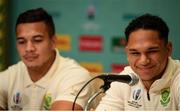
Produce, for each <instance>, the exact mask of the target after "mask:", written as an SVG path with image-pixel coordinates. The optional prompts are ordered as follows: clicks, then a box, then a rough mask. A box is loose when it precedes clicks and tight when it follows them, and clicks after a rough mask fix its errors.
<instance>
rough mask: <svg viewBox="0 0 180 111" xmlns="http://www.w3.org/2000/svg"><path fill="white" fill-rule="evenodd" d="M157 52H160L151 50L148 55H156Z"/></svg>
mask: <svg viewBox="0 0 180 111" xmlns="http://www.w3.org/2000/svg"><path fill="white" fill-rule="evenodd" d="M157 52H159V50H150V51H148V52H147V53H148V54H154V53H157Z"/></svg>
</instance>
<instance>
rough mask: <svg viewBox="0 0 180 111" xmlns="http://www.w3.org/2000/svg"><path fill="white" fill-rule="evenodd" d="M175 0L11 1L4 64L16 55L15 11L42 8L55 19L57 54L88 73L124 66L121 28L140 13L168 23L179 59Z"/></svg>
mask: <svg viewBox="0 0 180 111" xmlns="http://www.w3.org/2000/svg"><path fill="white" fill-rule="evenodd" d="M179 5H180V1H179V0H11V1H9V7H10V9H9V10H10V12H9V13H10V16H9V18H10V19H9V20H10V21H9V22H10V24H11V25H10V36H8V44H9V45H10V46H9V47H10V48H9V50H8V52H9V55H8V58H9V59H8V60H9V61H10V62H8V65H11V64H14V63H16V62H17V61H18V60H19V58H18V54H17V52H16V48H15V31H14V27H15V22H16V18H17V16H18V14H19V13H21V12H23V11H25V10H27V9H31V8H37V7H43V8H45V9H46V10H47V11H48V12H49V13H50V14H51V15H52V16H53V19H54V21H55V26H56V32H57V37H58V41H57V44H58V45H57V47H58V49H59V51H60V54H61V55H63V56H68V57H71V58H74V59H76V60H77V61H78V62H79V63H80V64H81V65H82V66H84V67H85V68H87V69H88V70H89V71H91V72H120V71H121V70H122V69H123V67H124V66H126V65H127V64H128V63H127V59H126V55H125V53H124V46H125V44H126V41H125V38H124V29H125V27H126V26H127V24H128V23H129V21H130V20H132V19H133V18H134V17H137V16H139V15H142V14H144V13H151V14H155V15H158V16H161V17H162V18H163V19H164V20H165V21H166V22H167V24H168V25H169V28H170V35H169V38H170V40H171V41H172V43H173V48H174V50H173V58H176V59H180V51H179V50H178V47H179V46H180V44H179V41H180V31H179V29H180V13H179V10H180V7H179Z"/></svg>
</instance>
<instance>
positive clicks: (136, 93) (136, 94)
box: [133, 89, 141, 100]
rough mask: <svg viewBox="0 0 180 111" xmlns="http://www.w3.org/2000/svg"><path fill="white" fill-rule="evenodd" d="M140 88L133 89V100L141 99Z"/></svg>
mask: <svg viewBox="0 0 180 111" xmlns="http://www.w3.org/2000/svg"><path fill="white" fill-rule="evenodd" d="M140 94H141V89H136V90H134V91H133V99H134V100H139V99H141V95H140Z"/></svg>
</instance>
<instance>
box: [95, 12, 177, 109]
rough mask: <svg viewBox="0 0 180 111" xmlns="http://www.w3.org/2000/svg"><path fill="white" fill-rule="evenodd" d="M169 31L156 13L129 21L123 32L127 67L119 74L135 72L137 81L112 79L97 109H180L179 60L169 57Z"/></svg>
mask: <svg viewBox="0 0 180 111" xmlns="http://www.w3.org/2000/svg"><path fill="white" fill-rule="evenodd" d="M168 33H169V29H168V26H167V25H166V23H165V22H164V21H163V20H162V19H161V18H160V17H158V16H154V15H150V14H145V15H142V16H140V17H138V18H136V19H134V20H132V22H130V24H129V25H128V26H127V28H126V31H125V35H126V40H127V46H126V48H125V50H126V54H127V59H128V62H129V65H130V66H127V67H125V69H124V70H123V71H122V72H121V73H122V74H130V73H134V74H135V75H137V76H138V77H139V79H140V81H139V83H138V84H136V85H134V86H129V85H128V84H124V83H120V82H113V83H112V84H111V87H110V89H109V90H108V91H107V92H106V95H105V96H104V97H103V98H102V101H101V102H100V104H99V105H98V107H97V109H96V111H121V110H128V111H142V110H153V111H154V110H158V111H159V110H169V111H170V110H180V82H179V81H180V62H179V60H173V59H172V58H171V57H170V56H171V52H172V44H171V43H170V42H169V41H168Z"/></svg>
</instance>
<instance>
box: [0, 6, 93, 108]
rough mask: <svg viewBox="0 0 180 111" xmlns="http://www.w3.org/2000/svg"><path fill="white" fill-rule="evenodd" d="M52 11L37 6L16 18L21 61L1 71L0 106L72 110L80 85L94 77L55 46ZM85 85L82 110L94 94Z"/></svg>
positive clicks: (82, 95)
mask: <svg viewBox="0 0 180 111" xmlns="http://www.w3.org/2000/svg"><path fill="white" fill-rule="evenodd" d="M55 40H56V36H55V26H54V23H53V20H52V17H51V15H49V14H48V13H47V12H46V11H45V10H44V9H42V8H37V9H31V10H28V11H26V12H23V13H22V14H20V15H19V17H18V19H17V22H16V46H17V50H18V53H19V56H20V58H21V60H22V61H20V62H18V63H17V64H15V65H13V66H10V67H9V68H8V69H7V70H5V71H3V72H1V73H0V109H6V110H44V109H45V110H49V109H51V110H71V109H72V104H73V101H74V99H75V96H76V95H77V93H78V91H79V90H80V89H81V87H82V86H83V85H84V84H85V83H86V82H87V81H88V80H89V79H91V77H90V75H89V73H88V71H87V70H85V69H84V68H82V67H81V66H80V65H78V64H77V63H76V62H75V61H74V60H72V59H70V58H64V57H62V56H61V55H59V52H58V50H57V49H55ZM91 91H92V89H90V86H89V87H87V88H85V89H84V90H83V91H82V92H81V94H80V95H79V98H78V99H77V103H76V104H75V109H76V110H82V109H83V108H84V106H85V104H86V102H87V99H88V97H89V96H90V94H91Z"/></svg>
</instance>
